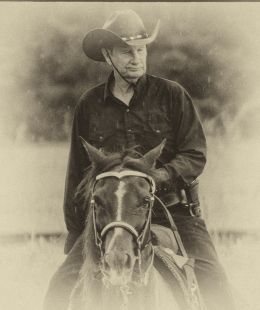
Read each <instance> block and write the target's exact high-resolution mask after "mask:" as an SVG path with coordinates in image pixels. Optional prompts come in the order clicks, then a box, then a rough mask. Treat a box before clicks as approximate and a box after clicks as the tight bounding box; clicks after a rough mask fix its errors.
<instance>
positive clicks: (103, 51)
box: [101, 47, 112, 66]
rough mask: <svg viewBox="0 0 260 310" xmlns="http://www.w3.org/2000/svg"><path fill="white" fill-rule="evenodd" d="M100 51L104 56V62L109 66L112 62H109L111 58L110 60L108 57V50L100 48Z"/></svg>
mask: <svg viewBox="0 0 260 310" xmlns="http://www.w3.org/2000/svg"><path fill="white" fill-rule="evenodd" d="M101 52H102V55H103V56H104V58H105V60H106V62H107V63H108V64H109V65H110V66H111V65H112V63H111V60H110V58H109V56H108V55H109V54H108V53H109V51H108V50H107V49H106V48H104V47H103V48H102V49H101Z"/></svg>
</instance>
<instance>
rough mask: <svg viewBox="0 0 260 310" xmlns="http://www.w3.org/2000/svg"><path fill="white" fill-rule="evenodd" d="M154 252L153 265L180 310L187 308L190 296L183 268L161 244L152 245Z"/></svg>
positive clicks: (187, 309) (188, 307) (186, 309)
mask: <svg viewBox="0 0 260 310" xmlns="http://www.w3.org/2000/svg"><path fill="white" fill-rule="evenodd" d="M154 253H155V257H154V267H155V268H156V269H157V270H158V272H159V273H160V274H161V275H162V277H163V278H164V279H165V281H166V282H167V283H168V285H169V286H170V287H171V289H172V291H173V292H174V294H175V298H176V300H177V302H178V304H179V306H180V308H181V310H189V309H190V298H189V292H188V285H187V280H186V277H185V274H184V271H183V269H182V268H180V267H179V266H178V265H177V263H176V262H175V260H174V259H173V257H172V256H171V255H169V254H168V253H167V252H166V251H165V249H164V248H162V247H161V246H154ZM176 256H178V255H176Z"/></svg>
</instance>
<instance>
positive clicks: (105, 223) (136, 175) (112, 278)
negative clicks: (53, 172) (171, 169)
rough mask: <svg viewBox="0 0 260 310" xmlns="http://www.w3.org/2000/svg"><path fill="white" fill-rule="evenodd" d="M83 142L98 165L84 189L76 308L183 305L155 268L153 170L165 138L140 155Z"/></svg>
mask: <svg viewBox="0 0 260 310" xmlns="http://www.w3.org/2000/svg"><path fill="white" fill-rule="evenodd" d="M83 145H84V147H85V149H86V151H87V153H88V156H89V158H90V160H91V162H92V167H91V169H90V170H89V171H88V173H87V174H86V177H85V178H84V179H83V181H82V182H81V184H80V186H79V191H78V192H79V194H81V195H83V198H84V201H86V206H87V207H86V210H87V211H86V229H85V232H84V235H83V239H84V253H83V254H84V264H83V266H82V269H81V272H80V279H79V281H78V283H77V285H76V287H75V288H74V291H73V293H72V296H71V298H70V309H72V310H76V309H77V310H83V309H84V310H87V309H95V310H104V309H113V310H114V309H115V310H118V309H135V310H138V309H140V310H141V309H151V310H159V309H165V310H167V309H169V310H174V309H176V310H177V309H180V305H179V304H178V302H177V301H176V298H175V294H174V290H173V289H172V287H171V286H170V285H169V283H167V282H166V281H165V279H164V278H163V277H162V275H161V273H160V272H158V270H157V269H156V268H155V267H154V257H155V247H154V245H153V244H152V242H151V240H152V232H151V216H152V210H153V204H154V199H155V198H154V197H155V195H154V193H155V182H154V179H153V171H154V166H155V162H156V160H157V158H158V157H159V156H160V153H161V151H162V148H163V146H164V143H162V144H160V145H159V146H157V147H155V148H154V149H152V150H151V151H149V152H148V153H146V154H145V155H144V156H142V157H140V156H139V158H138V156H136V155H137V153H135V152H132V151H127V152H125V153H124V154H112V155H110V156H106V155H104V154H103V153H101V152H100V151H99V150H97V149H96V148H94V147H93V146H91V145H90V144H88V143H87V142H86V141H83ZM186 309H188V308H186Z"/></svg>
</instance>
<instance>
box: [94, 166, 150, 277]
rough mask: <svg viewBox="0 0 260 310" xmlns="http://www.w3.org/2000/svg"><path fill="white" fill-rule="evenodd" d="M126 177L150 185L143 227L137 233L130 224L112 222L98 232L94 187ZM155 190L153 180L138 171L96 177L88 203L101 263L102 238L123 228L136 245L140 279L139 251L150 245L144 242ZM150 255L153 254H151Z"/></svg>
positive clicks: (148, 229)
mask: <svg viewBox="0 0 260 310" xmlns="http://www.w3.org/2000/svg"><path fill="white" fill-rule="evenodd" d="M128 176H136V177H141V178H144V179H145V180H146V181H147V182H148V183H149V185H150V194H151V198H150V202H149V207H148V214H147V217H146V220H145V224H144V227H143V229H142V231H141V232H140V233H139V232H138V231H137V230H136V228H135V227H134V226H132V225H130V224H128V223H127V222H125V221H113V222H110V223H108V224H107V225H105V227H103V228H102V229H101V231H98V229H97V223H96V204H95V200H94V192H95V186H96V184H97V182H98V181H99V180H102V179H105V178H108V177H115V178H117V179H122V178H124V177H128ZM155 190H156V186H155V182H154V180H153V178H152V177H151V176H149V175H147V174H145V173H142V172H139V171H133V170H124V171H121V172H116V171H108V172H104V173H101V174H99V175H97V176H96V179H95V181H94V184H93V187H92V194H91V201H90V206H91V208H92V214H93V227H94V237H95V243H96V245H97V246H98V248H99V250H100V256H101V262H102V264H104V251H103V243H104V238H105V236H106V234H107V233H108V232H109V231H111V230H112V229H114V228H118V227H120V228H123V229H125V230H126V231H128V232H129V233H130V234H131V235H132V236H133V237H134V241H135V243H136V248H137V260H138V269H139V275H140V278H141V274H142V270H141V264H142V259H141V251H142V250H143V249H144V248H146V247H147V246H148V245H149V244H150V240H149V239H148V240H145V238H146V235H147V233H148V232H149V231H150V224H151V217H152V207H153V204H154V196H155V195H154V193H155ZM152 255H154V253H153V252H152Z"/></svg>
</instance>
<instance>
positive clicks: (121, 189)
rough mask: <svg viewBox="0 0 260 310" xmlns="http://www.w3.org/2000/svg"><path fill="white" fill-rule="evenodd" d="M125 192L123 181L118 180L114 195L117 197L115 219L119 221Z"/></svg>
mask: <svg viewBox="0 0 260 310" xmlns="http://www.w3.org/2000/svg"><path fill="white" fill-rule="evenodd" d="M125 193H126V190H125V183H124V182H123V181H120V182H119V184H118V188H117V191H116V192H115V195H116V197H117V214H116V220H117V221H121V219H122V208H123V198H124V195H125Z"/></svg>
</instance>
